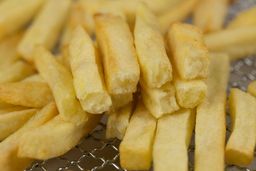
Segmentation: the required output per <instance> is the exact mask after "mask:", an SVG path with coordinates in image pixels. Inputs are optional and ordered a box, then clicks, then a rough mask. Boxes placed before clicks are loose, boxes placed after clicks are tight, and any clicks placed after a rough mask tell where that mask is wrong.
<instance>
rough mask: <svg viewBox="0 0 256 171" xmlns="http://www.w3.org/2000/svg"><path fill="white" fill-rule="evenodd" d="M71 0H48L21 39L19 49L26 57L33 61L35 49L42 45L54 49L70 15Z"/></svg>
mask: <svg viewBox="0 0 256 171" xmlns="http://www.w3.org/2000/svg"><path fill="white" fill-rule="evenodd" d="M70 6H71V0H61V1H59V0H48V1H47V2H46V3H45V5H44V7H43V9H42V10H41V11H40V13H39V15H38V16H37V18H36V20H35V21H34V22H33V23H32V25H31V26H30V27H29V28H28V30H27V32H26V33H25V35H24V38H23V39H22V40H21V42H20V44H19V47H18V51H19V53H20V54H21V55H22V57H23V58H24V59H26V60H27V61H29V62H33V51H34V48H35V47H36V46H39V45H42V46H44V47H45V48H47V49H52V48H53V47H54V46H55V44H56V42H57V40H58V36H59V34H60V32H61V29H62V26H63V25H64V22H65V20H66V17H67V16H68V12H69V8H70Z"/></svg>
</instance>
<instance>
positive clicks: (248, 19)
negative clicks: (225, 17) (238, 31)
mask: <svg viewBox="0 0 256 171" xmlns="http://www.w3.org/2000/svg"><path fill="white" fill-rule="evenodd" d="M255 16H256V7H252V8H250V9H248V10H245V11H242V12H241V13H239V14H238V15H237V16H236V17H235V18H234V19H233V20H231V21H230V22H229V23H228V26H227V28H228V29H232V28H240V27H251V26H256V21H255Z"/></svg>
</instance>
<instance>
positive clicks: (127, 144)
mask: <svg viewBox="0 0 256 171" xmlns="http://www.w3.org/2000/svg"><path fill="white" fill-rule="evenodd" d="M155 128H156V120H155V118H154V117H152V115H151V114H150V113H149V111H148V110H147V109H146V108H145V107H144V105H143V103H139V104H138V106H137V107H136V110H135V112H134V113H133V115H132V118H131V120H130V124H129V126H128V128H127V130H126V133H125V136H124V139H123V141H122V142H121V144H120V147H119V150H120V163H121V166H122V168H125V169H127V170H148V169H149V168H150V166H151V162H152V148H153V141H154V136H155Z"/></svg>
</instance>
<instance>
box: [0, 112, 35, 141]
mask: <svg viewBox="0 0 256 171" xmlns="http://www.w3.org/2000/svg"><path fill="white" fill-rule="evenodd" d="M36 111H37V110H36V109H27V110H22V111H15V112H11V113H6V114H2V115H0V141H2V140H4V139H5V138H6V137H8V136H9V135H11V134H12V133H14V132H15V131H16V130H18V129H19V128H20V127H22V126H23V125H24V124H25V122H26V121H27V120H29V118H31V117H32V116H33V115H34V114H35V113H36Z"/></svg>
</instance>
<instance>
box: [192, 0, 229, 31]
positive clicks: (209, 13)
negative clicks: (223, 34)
mask: <svg viewBox="0 0 256 171" xmlns="http://www.w3.org/2000/svg"><path fill="white" fill-rule="evenodd" d="M228 6H229V0H199V2H198V4H197V5H196V8H195V10H194V18H193V22H194V24H195V25H196V26H197V27H199V28H200V29H201V30H202V31H203V32H214V31H218V30H221V28H222V27H223V24H224V21H225V18H226V14H227V11H228Z"/></svg>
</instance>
